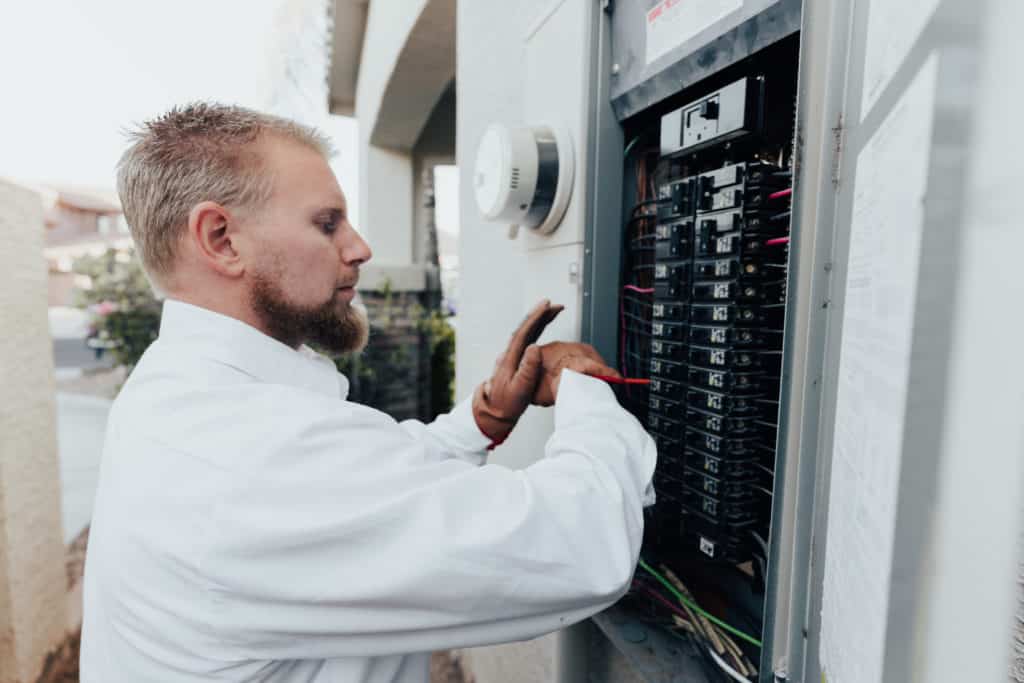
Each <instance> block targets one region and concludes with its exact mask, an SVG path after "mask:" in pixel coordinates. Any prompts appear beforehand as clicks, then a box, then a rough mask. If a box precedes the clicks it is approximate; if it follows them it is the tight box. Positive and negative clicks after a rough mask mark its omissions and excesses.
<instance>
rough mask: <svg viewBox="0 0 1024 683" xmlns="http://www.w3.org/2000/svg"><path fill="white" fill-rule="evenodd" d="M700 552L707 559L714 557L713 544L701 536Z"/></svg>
mask: <svg viewBox="0 0 1024 683" xmlns="http://www.w3.org/2000/svg"><path fill="white" fill-rule="evenodd" d="M700 551H701V552H702V553H704V554H705V555H707V556H708V557H714V556H715V544H714V543H712V542H711V541H709V540H708V539H706V538H704V537H703V536H701V537H700Z"/></svg>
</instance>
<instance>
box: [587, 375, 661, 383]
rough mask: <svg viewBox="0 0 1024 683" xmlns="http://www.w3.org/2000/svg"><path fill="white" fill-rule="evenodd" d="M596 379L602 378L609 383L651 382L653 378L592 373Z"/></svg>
mask: <svg viewBox="0 0 1024 683" xmlns="http://www.w3.org/2000/svg"><path fill="white" fill-rule="evenodd" d="M591 377H593V378H594V379H600V380H603V381H605V382H608V384H650V383H651V380H649V379H643V378H641V377H612V376H611V375H591Z"/></svg>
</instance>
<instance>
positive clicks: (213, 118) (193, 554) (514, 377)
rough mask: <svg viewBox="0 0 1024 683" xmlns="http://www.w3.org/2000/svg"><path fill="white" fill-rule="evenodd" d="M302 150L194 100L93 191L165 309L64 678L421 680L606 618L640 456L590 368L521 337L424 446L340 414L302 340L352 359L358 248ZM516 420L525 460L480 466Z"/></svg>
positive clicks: (282, 129) (631, 517) (422, 428)
mask: <svg viewBox="0 0 1024 683" xmlns="http://www.w3.org/2000/svg"><path fill="white" fill-rule="evenodd" d="M326 156H327V145H326V143H325V141H324V140H323V139H322V138H321V137H320V136H319V135H318V134H317V133H316V132H315V131H313V130H311V129H307V128H305V127H303V126H300V125H298V124H296V123H293V122H290V121H287V120H284V119H280V118H276V117H270V116H265V115H262V114H258V113H256V112H252V111H248V110H245V109H241V108H236V107H225V106H220V105H208V104H198V105H192V106H189V107H185V108H181V109H175V110H172V111H171V112H170V113H168V114H166V115H165V116H163V117H161V118H159V119H157V120H155V121H152V122H150V123H148V124H147V125H145V126H144V127H143V128H142V129H141V130H140V131H139V132H138V133H137V134H136V135H135V138H134V143H133V145H132V146H131V147H130V149H129V150H128V151H127V152H126V153H125V155H124V157H123V158H122V160H121V163H120V166H119V173H118V190H119V192H120V195H121V201H122V204H123V206H124V211H125V215H126V217H127V219H128V222H129V224H130V225H131V229H132V234H133V236H134V239H135V242H136V245H137V247H138V250H139V253H140V255H141V258H142V261H143V264H144V266H145V268H146V270H147V273H148V274H149V276H150V278H151V280H152V281H153V283H154V285H155V286H156V287H157V288H158V289H160V290H161V291H162V292H164V293H165V294H166V297H167V298H166V303H165V304H164V312H163V320H162V322H161V326H160V336H159V338H158V339H157V340H156V341H155V342H154V343H153V345H152V346H151V347H150V348H149V350H148V351H146V353H145V355H144V356H143V358H142V359H141V361H140V362H139V364H138V365H137V367H136V368H135V370H134V372H133V373H132V375H131V377H130V379H129V380H128V382H127V383H126V384H125V386H124V388H123V389H122V391H121V393H120V395H119V396H118V398H117V400H116V401H115V403H114V406H113V408H112V410H111V414H110V422H109V425H108V431H107V441H106V445H105V449H104V454H103V462H102V468H101V475H100V484H99V491H98V493H97V498H96V508H95V515H94V519H93V525H92V533H91V538H90V545H89V551H88V557H87V561H86V571H85V617H84V626H83V634H82V656H81V679H82V681H83V682H85V683H116V682H120V681H125V682H127V681H131V682H132V683H139V682H142V681H146V682H151V681H288V682H296V681H303V682H306V681H316V682H328V681H329V682H335V681H338V682H345V683H348V682H350V681H351V682H360V683H364V682H365V683H378V682H385V681H386V682H401V683H413V682H417V683H422V682H424V681H426V680H427V676H428V673H427V668H428V658H429V652H430V651H432V650H436V649H443V648H449V647H456V646H472V645H480V644H487V643H497V642H502V641H509V640H518V639H524V638H531V637H534V636H537V635H540V634H542V633H545V632H548V631H552V630H555V629H558V628H560V627H563V626H566V625H568V624H571V623H573V622H575V621H578V620H580V619H583V618H584V617H586V616H588V615H590V614H592V613H594V612H596V611H598V610H600V609H602V608H603V607H605V606H607V605H608V604H610V603H612V602H613V601H615V600H616V599H617V598H618V597H619V596H621V595H622V593H623V592H624V591H625V590H626V587H627V586H628V585H629V582H630V578H631V576H632V571H633V567H634V563H635V562H636V559H637V555H638V553H639V546H640V539H641V534H642V526H643V522H642V519H643V517H642V505H643V503H644V501H645V499H648V498H649V487H650V479H651V474H652V471H653V469H654V462H655V449H654V444H653V442H652V440H651V439H650V437H649V436H647V434H646V433H645V432H644V430H643V429H642V428H641V427H640V425H639V424H638V423H637V421H636V420H635V419H633V418H632V416H630V415H629V414H628V413H626V412H625V411H623V410H622V409H621V408H620V407H619V406H618V404H617V403H616V402H615V400H614V397H613V395H612V393H611V391H610V390H609V388H608V387H607V386H606V385H604V384H603V383H602V382H601V381H599V380H597V379H594V378H591V377H587V376H585V374H583V373H590V374H602V373H604V374H613V373H614V371H613V370H611V369H609V368H607V367H605V365H604V363H603V361H602V360H601V359H600V357H599V356H597V354H596V353H595V352H594V351H593V350H592V349H590V348H589V347H586V346H583V345H580V344H564V343H554V344H549V345H546V346H544V347H538V346H536V345H535V344H534V343H533V342H535V341H536V339H537V338H538V337H539V335H540V333H541V331H542V330H543V328H544V326H545V325H546V324H547V323H548V322H549V321H550V320H551V319H552V318H553V317H554V316H555V315H557V313H558V311H559V308H558V307H557V306H551V305H550V304H548V303H547V302H542V304H541V305H539V306H538V307H537V308H535V309H534V310H533V311H532V312H531V314H530V315H529V316H528V317H527V319H526V321H524V323H523V325H522V326H521V327H520V328H519V329H518V330H517V331H516V332H515V334H514V335H513V337H512V340H511V342H510V343H509V346H508V348H507V349H506V351H505V353H504V354H503V355H502V357H501V358H500V359H499V362H498V364H497V366H496V369H495V373H494V375H493V376H492V377H491V378H490V379H488V380H487V381H486V382H484V383H483V384H481V386H480V388H479V389H477V391H476V392H475V394H474V396H473V397H472V399H471V400H469V401H466V402H464V403H462V404H460V405H459V406H458V407H456V408H455V409H454V410H453V411H452V412H451V414H449V415H445V416H442V417H440V418H438V419H437V420H436V421H435V422H434V423H432V424H430V425H423V424H421V423H418V422H415V421H408V422H403V423H401V424H398V423H396V422H395V421H394V420H392V419H391V418H389V417H388V416H386V415H384V414H382V413H380V412H378V411H375V410H372V409H370V408H367V407H365V406H361V405H357V404H354V403H351V402H348V401H346V400H345V399H346V395H347V389H348V382H347V380H346V379H345V378H344V377H343V376H341V375H339V374H338V373H337V372H336V371H335V369H334V366H333V364H332V363H331V362H330V361H329V360H327V359H326V358H324V357H322V356H319V355H317V354H316V353H314V352H312V351H311V350H310V349H309V348H307V347H306V346H304V344H305V343H307V342H308V343H312V344H314V345H317V346H319V347H321V348H324V349H329V350H332V351H352V350H357V349H359V348H361V347H362V346H363V345H364V344H365V342H366V338H367V323H366V320H365V317H364V315H363V314H362V313H361V312H360V310H359V309H358V308H355V307H353V306H352V303H351V302H352V299H353V296H354V295H355V286H356V284H357V281H358V277H359V267H360V265H362V264H363V263H365V262H366V261H367V260H369V258H370V249H369V247H368V246H367V245H366V243H365V242H364V241H363V239H362V238H361V237H360V236H359V233H357V232H356V231H355V229H354V228H353V227H352V225H351V224H350V223H349V221H348V218H347V216H346V211H345V197H344V195H343V194H342V191H341V189H340V188H339V187H338V183H337V181H336V179H335V177H334V175H333V174H332V172H331V170H330V168H329V166H328V165H327V162H326ZM531 401H533V402H535V403H538V404H542V405H551V404H552V403H553V404H554V406H555V431H554V434H553V435H552V436H551V438H550V440H549V441H548V443H547V446H546V449H545V454H544V455H545V457H544V458H543V459H541V460H539V461H538V462H537V463H536V464H534V465H532V466H531V467H528V468H526V469H525V470H521V471H512V470H509V469H506V468H503V467H501V466H498V465H487V464H484V463H485V460H486V452H487V448H488V446H489V445H492V444H494V443H497V442H500V441H502V440H503V439H504V438H505V437H506V436H507V435H508V433H509V432H510V431H511V429H512V428H513V426H514V425H515V423H516V420H517V419H518V418H519V416H520V415H521V414H522V412H523V411H524V410H525V409H526V407H527V406H528V405H529V404H530V403H531Z"/></svg>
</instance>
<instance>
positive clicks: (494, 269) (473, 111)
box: [455, 0, 557, 683]
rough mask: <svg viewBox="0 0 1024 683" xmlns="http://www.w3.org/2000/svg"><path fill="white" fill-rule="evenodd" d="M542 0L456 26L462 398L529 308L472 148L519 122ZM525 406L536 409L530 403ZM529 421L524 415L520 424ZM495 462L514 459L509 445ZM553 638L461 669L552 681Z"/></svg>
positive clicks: (484, 651)
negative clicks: (489, 210) (492, 131)
mask: <svg viewBox="0 0 1024 683" xmlns="http://www.w3.org/2000/svg"><path fill="white" fill-rule="evenodd" d="M543 4H546V3H545V2H544V1H543V0H530V1H529V2H526V1H523V2H516V3H477V2H460V3H459V5H458V17H457V20H456V27H457V31H458V36H457V44H458V57H457V66H456V77H455V82H456V86H457V98H456V106H457V137H458V149H457V155H456V157H457V161H458V165H459V167H460V168H461V169H462V170H463V172H462V173H461V177H460V187H459V204H460V211H459V224H460V228H459V277H460V284H459V289H460V293H461V294H460V302H459V319H460V324H459V327H458V332H457V335H458V336H457V344H456V399H460V398H463V397H466V396H469V395H471V394H472V392H473V390H474V388H475V387H476V386H477V384H479V383H480V382H482V381H483V380H484V379H485V378H486V377H488V376H489V375H490V372H491V370H492V369H493V365H494V359H495V358H496V357H497V356H498V354H499V353H500V352H501V351H502V350H503V349H504V347H505V345H506V344H507V343H508V338H509V335H510V334H511V332H512V330H513V329H514V328H515V327H516V325H518V324H519V322H520V320H522V317H523V314H524V312H525V311H526V309H527V307H528V306H530V305H531V304H532V303H534V302H531V301H527V298H526V287H525V285H524V283H525V281H526V278H528V277H529V273H528V272H527V269H526V259H525V255H524V252H523V250H522V248H521V245H520V243H518V242H510V241H509V240H508V237H507V236H506V230H505V228H502V227H500V226H497V225H494V224H492V223H487V222H485V221H484V220H483V219H482V217H481V216H480V212H479V210H478V209H477V206H476V199H475V197H474V194H473V178H472V171H471V169H472V168H473V163H474V160H475V153H476V146H477V143H478V142H479V141H480V138H481V136H482V135H483V132H484V129H485V128H486V127H487V126H488V125H489V124H490V123H492V122H501V123H506V124H509V125H514V124H518V123H521V122H522V112H523V101H522V100H523V82H522V75H521V73H522V64H523V62H524V59H525V49H524V40H523V38H524V36H525V35H526V31H527V28H528V27H529V25H530V22H531V19H532V18H533V17H534V16H536V14H537V11H538V10H539V8H540V6H541V5H543ZM528 412H540V411H535V409H530V411H528ZM528 419H530V416H529V415H527V416H525V417H524V421H525V420H528ZM515 442H516V435H515V434H514V435H513V437H512V438H511V439H510V440H509V442H508V444H507V445H506V446H502V447H500V448H498V449H497V450H495V452H494V455H493V456H492V459H493V460H494V461H496V462H501V463H504V464H511V465H514V464H516V463H515V458H510V457H509V453H510V452H514V451H510V449H509V447H511V448H512V449H514V448H515ZM556 640H557V636H555V635H549V636H545V637H543V638H538V639H536V640H531V641H528V642H523V643H513V644H509V645H498V646H492V647H484V648H474V649H472V650H467V651H464V652H463V654H462V657H463V658H464V659H463V661H464V666H465V667H466V669H467V671H468V672H470V673H471V675H472V676H473V677H474V678H475V680H476V683H535V682H537V681H551V680H553V677H554V671H555V650H556V646H555V643H556Z"/></svg>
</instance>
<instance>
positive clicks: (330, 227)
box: [317, 220, 338, 235]
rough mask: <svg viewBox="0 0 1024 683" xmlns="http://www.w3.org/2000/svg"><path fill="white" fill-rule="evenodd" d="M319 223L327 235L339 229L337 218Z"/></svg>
mask: <svg viewBox="0 0 1024 683" xmlns="http://www.w3.org/2000/svg"><path fill="white" fill-rule="evenodd" d="M317 225H318V226H319V228H320V230H321V231H323V233H324V234H325V235H330V234H333V233H334V231H335V230H337V229H338V221H335V220H329V221H320V222H318V223H317Z"/></svg>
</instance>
